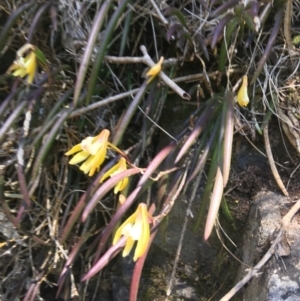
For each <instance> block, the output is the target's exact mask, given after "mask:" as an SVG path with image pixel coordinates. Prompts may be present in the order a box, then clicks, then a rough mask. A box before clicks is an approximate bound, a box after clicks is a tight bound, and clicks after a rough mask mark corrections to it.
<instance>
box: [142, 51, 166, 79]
mask: <svg viewBox="0 0 300 301" xmlns="http://www.w3.org/2000/svg"><path fill="white" fill-rule="evenodd" d="M163 62H164V57H163V56H162V57H161V58H160V60H159V61H158V63H156V64H155V65H154V66H152V67H151V68H150V70H149V71H148V72H147V73H146V76H150V78H149V79H148V81H147V84H149V83H150V82H151V81H152V80H153V79H154V77H155V76H156V75H157V74H158V73H159V72H160V71H161V65H162V63H163Z"/></svg>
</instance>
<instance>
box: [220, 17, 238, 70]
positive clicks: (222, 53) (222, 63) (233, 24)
mask: <svg viewBox="0 0 300 301" xmlns="http://www.w3.org/2000/svg"><path fill="white" fill-rule="evenodd" d="M238 23H239V19H238V18H237V17H235V18H234V19H233V20H232V21H231V22H230V23H229V25H228V26H227V28H226V36H225V39H224V41H223V43H222V46H221V51H220V57H219V70H220V71H225V65H226V63H227V59H228V57H227V49H228V48H229V42H230V40H231V36H232V34H233V31H234V30H235V29H236V27H237V25H238ZM225 43H226V44H225ZM226 45H227V48H226Z"/></svg>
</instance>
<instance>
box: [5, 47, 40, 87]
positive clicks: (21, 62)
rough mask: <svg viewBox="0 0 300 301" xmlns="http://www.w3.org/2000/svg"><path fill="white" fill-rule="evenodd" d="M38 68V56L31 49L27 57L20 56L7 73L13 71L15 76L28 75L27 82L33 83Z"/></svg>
mask: <svg viewBox="0 0 300 301" xmlns="http://www.w3.org/2000/svg"><path fill="white" fill-rule="evenodd" d="M23 52H24V51H23ZM36 70H37V58H36V54H35V53H34V51H33V49H31V50H30V52H29V53H28V54H27V55H26V56H25V57H23V56H22V55H21V56H19V57H18V58H17V59H16V60H15V61H14V62H13V64H12V65H11V66H10V67H9V68H8V70H7V71H6V73H12V75H13V76H20V77H22V78H23V77H25V76H26V75H27V83H28V84H32V82H33V80H34V77H35V74H36Z"/></svg>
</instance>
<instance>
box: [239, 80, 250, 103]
mask: <svg viewBox="0 0 300 301" xmlns="http://www.w3.org/2000/svg"><path fill="white" fill-rule="evenodd" d="M247 90H248V76H247V75H244V76H243V82H242V85H241V87H240V89H239V92H238V95H237V102H238V104H239V105H240V106H241V107H246V106H247V105H248V103H249V97H248V91H247Z"/></svg>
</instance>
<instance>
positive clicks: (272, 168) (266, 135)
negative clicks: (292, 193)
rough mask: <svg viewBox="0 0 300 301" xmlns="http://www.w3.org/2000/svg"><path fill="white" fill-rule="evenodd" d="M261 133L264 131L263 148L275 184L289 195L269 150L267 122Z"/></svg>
mask: <svg viewBox="0 0 300 301" xmlns="http://www.w3.org/2000/svg"><path fill="white" fill-rule="evenodd" d="M263 133H264V141H265V149H266V154H267V158H268V161H269V164H270V167H271V170H272V173H273V176H274V179H275V181H276V183H277V185H278V186H279V188H280V189H281V191H282V193H283V194H284V195H285V196H289V194H288V192H287V191H286V189H285V186H284V184H283V182H282V180H281V178H280V175H279V173H278V171H277V168H276V165H275V163H274V158H273V155H272V150H271V146H270V140H269V134H268V124H266V126H265V128H264V129H263Z"/></svg>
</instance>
